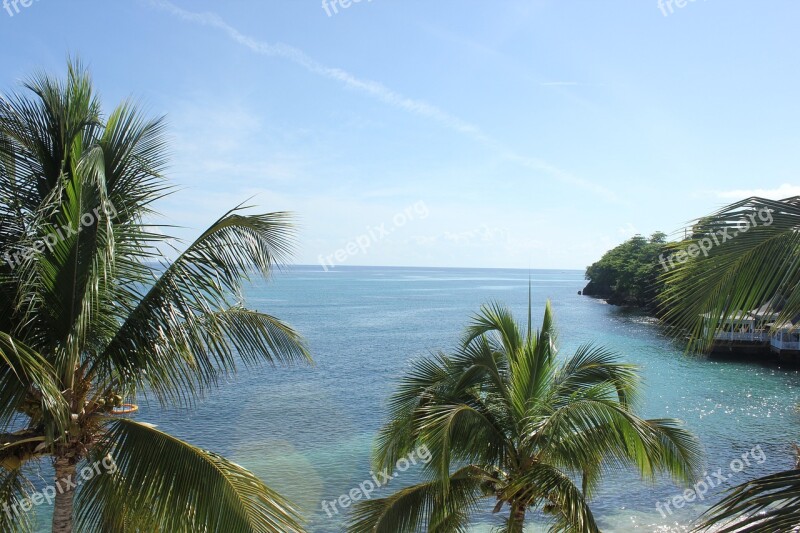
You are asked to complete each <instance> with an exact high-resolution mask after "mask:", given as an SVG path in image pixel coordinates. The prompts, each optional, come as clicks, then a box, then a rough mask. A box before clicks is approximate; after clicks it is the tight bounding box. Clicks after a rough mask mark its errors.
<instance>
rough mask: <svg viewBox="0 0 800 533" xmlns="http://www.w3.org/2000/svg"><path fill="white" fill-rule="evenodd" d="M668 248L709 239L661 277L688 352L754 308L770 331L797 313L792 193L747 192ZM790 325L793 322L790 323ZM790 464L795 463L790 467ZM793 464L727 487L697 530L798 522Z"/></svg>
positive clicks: (750, 529) (799, 218)
mask: <svg viewBox="0 0 800 533" xmlns="http://www.w3.org/2000/svg"><path fill="white" fill-rule="evenodd" d="M693 233H694V235H693V236H692V238H691V239H690V240H689V241H688V242H687V241H684V242H682V243H679V244H677V245H676V246H675V253H678V252H679V251H681V250H686V249H687V248H688V246H690V245H691V244H695V245H697V243H700V242H702V243H704V244H706V245H707V244H708V243H712V246H710V247H708V250H707V253H702V254H696V253H695V254H694V255H695V257H688V258H687V256H685V255H684V256H681V257H682V258H683V259H686V260H685V261H683V262H675V261H673V265H674V268H672V269H670V270H668V271H667V272H665V273H664V275H663V280H664V282H665V287H666V290H665V291H664V293H663V295H662V309H663V316H664V318H665V320H667V321H668V322H669V323H671V324H672V325H673V326H675V327H676V328H677V331H679V332H682V333H683V332H688V334H689V338H690V343H689V346H690V348H691V349H693V350H697V351H704V350H707V349H708V348H710V347H711V345H712V343H713V340H714V334H715V333H716V332H717V331H718V330H719V328H720V326H721V325H722V324H724V322H725V320H728V319H731V318H733V317H736V316H738V315H740V313H743V312H747V311H751V310H754V309H757V308H760V310H761V311H762V312H765V314H766V315H768V316H772V317H773V320H771V326H770V325H769V324H766V325H764V327H765V328H767V327H768V330H769V331H770V332H774V331H775V330H776V329H777V328H780V327H782V326H786V325H788V324H792V323H794V324H796V323H797V317H798V316H800V197H793V198H787V199H784V200H768V199H766V198H756V197H753V198H747V199H745V200H742V201H740V202H736V203H733V204H731V205H728V206H726V207H724V208H722V209H720V210H719V211H717V212H715V213H713V214H711V215H710V216H708V217H705V218H702V219H700V220H698V221H697V222H696V224H695V226H694V231H693ZM796 325H797V324H796ZM796 468H797V467H796ZM799 493H800V470H798V469H794V470H789V471H786V472H781V473H778V474H773V475H769V476H766V477H763V478H760V479H756V480H753V481H749V482H747V483H744V484H742V485H740V486H738V487H735V488H734V489H733V490H732V491H731V493H730V494H729V495H728V496H727V497H726V498H725V499H724V500H723V501H721V502H720V503H719V504H718V505H716V506H714V507H712V508H711V509H710V510H709V511H708V512H707V513H706V514H705V515H704V517H703V521H702V523H701V524H700V526H699V528H700V529H707V528H714V531H725V532H728V531H737V532H742V533H745V532H747V533H754V532H757V533H761V532H763V533H767V532H769V533H773V532H776V531H795V528H796V527H797V526H800V497H798V494H799Z"/></svg>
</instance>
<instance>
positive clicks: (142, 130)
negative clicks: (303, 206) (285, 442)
mask: <svg viewBox="0 0 800 533" xmlns="http://www.w3.org/2000/svg"><path fill="white" fill-rule="evenodd" d="M165 149H166V143H165V136H164V123H163V120H162V119H155V120H151V119H147V118H146V117H144V116H143V115H142V114H141V113H140V111H139V110H138V109H137V107H136V106H135V105H134V104H132V103H129V102H125V103H123V104H121V105H119V106H118V107H116V108H115V109H114V110H113V111H112V112H111V113H110V114H109V115H108V116H107V118H104V117H103V116H102V115H101V108H100V102H99V101H98V99H97V97H96V96H95V95H94V92H93V88H92V83H91V79H90V77H89V75H88V74H87V72H86V70H85V69H84V68H83V67H82V66H81V65H80V63H78V62H70V64H69V67H68V75H67V77H66V79H65V80H59V79H55V78H52V77H50V76H48V75H45V74H40V75H37V76H35V77H33V78H32V79H31V80H30V81H28V82H27V83H25V84H24V90H23V91H22V92H19V93H14V94H10V95H7V96H6V97H3V98H2V99H0V256H3V258H4V260H5V261H4V262H3V264H2V265H0V424H2V428H0V432H3V434H2V435H0V437H1V438H2V440H1V441H0V442H2V446H0V493H2V503H3V504H4V505H5V506H7V507H5V506H4V511H5V512H0V530H2V531H7V530H8V531H25V530H27V529H28V528H29V525H30V516H29V514H28V513H25V512H23V511H25V510H28V511H29V510H30V507H31V501H30V500H26V498H27V497H28V496H30V495H31V494H30V491H31V489H32V487H31V484H30V483H29V482H28V481H27V480H26V477H25V476H26V473H29V472H30V470H29V468H28V467H30V466H31V465H36V463H41V462H42V461H46V460H50V461H52V464H53V466H54V469H55V479H56V481H57V483H56V485H55V486H57V487H58V490H57V491H56V494H55V507H54V513H53V524H52V530H53V531H54V532H69V531H72V530H73V527H75V528H78V529H79V530H82V531H115V532H117V531H170V532H172V531H176V532H179V531H206V532H211V531H232V532H252V531H259V532H296V531H301V527H300V525H299V517H298V514H297V512H296V511H295V510H294V509H293V507H292V506H291V505H290V504H289V503H288V502H287V501H286V500H285V499H283V498H282V497H281V496H279V495H278V494H276V493H275V492H274V491H272V490H271V489H269V488H268V487H267V486H266V485H264V483H263V482H261V481H260V480H258V479H257V478H256V477H255V476H254V475H253V474H251V473H250V472H248V471H247V470H245V469H244V468H242V467H241V466H238V465H236V464H234V463H232V462H230V461H228V460H226V459H225V458H223V457H221V456H219V455H217V454H215V453H212V452H210V451H206V450H203V449H200V448H197V447H194V446H192V445H190V444H188V443H186V442H183V441H181V440H179V439H177V438H175V437H172V436H170V435H168V434H166V433H164V432H161V431H159V430H157V429H155V427H154V426H152V425H149V424H145V423H141V422H136V421H134V420H132V419H129V418H121V417H119V416H114V408H115V407H118V406H119V405H120V404H121V402H122V401H123V398H125V399H126V400H127V401H128V402H135V401H136V399H137V398H142V397H144V396H146V397H148V398H153V399H156V400H158V402H159V404H160V405H161V406H165V407H166V406H187V405H192V404H193V402H194V401H195V400H196V399H197V398H199V397H200V396H201V395H202V394H204V393H206V392H208V391H209V390H210V389H212V388H213V387H214V386H216V385H217V384H218V383H219V381H220V380H221V379H223V378H225V377H227V376H230V375H232V374H234V373H235V372H236V371H237V369H238V368H241V367H242V366H246V367H250V366H252V365H256V364H261V363H269V364H289V363H297V362H303V363H305V362H309V361H310V359H309V355H308V352H307V350H306V348H305V346H304V343H303V341H302V339H301V338H300V337H299V335H298V334H297V333H296V332H295V331H294V330H292V328H291V327H289V326H288V325H287V324H285V323H284V322H282V321H281V320H279V319H277V318H275V317H273V316H270V315H268V314H264V313H260V312H256V311H253V310H250V309H247V308H245V307H244V306H243V305H242V304H241V295H240V284H241V282H242V281H243V280H246V279H248V276H249V275H252V274H258V275H267V274H269V273H270V272H271V271H272V270H273V268H274V267H275V266H276V265H277V264H280V263H281V262H282V261H284V260H285V259H286V258H287V257H288V254H289V253H290V250H291V242H292V239H293V229H292V225H291V223H290V217H289V216H288V215H287V214H285V213H270V214H258V215H247V214H245V213H244V212H243V211H242V209H243V207H239V208H236V209H234V210H232V211H230V212H228V213H226V214H225V215H224V216H222V217H221V218H220V219H219V220H217V221H216V222H215V223H214V224H213V225H211V227H210V228H208V229H207V230H206V231H204V232H203V233H202V235H200V237H198V238H197V240H196V241H194V242H193V243H191V244H189V245H188V246H187V247H186V248H185V249H184V250H183V251H182V252H180V253H177V251H176V253H177V258H176V259H175V260H174V261H171V262H168V261H167V260H166V258H165V255H163V254H162V251H163V249H164V247H165V246H168V243H169V241H168V239H167V237H165V236H164V235H163V233H162V231H161V230H158V229H156V228H154V227H153V226H148V225H147V224H146V220H147V219H149V218H151V216H152V215H153V214H154V211H153V203H154V202H155V201H156V200H159V199H160V198H162V197H163V196H165V195H166V194H169V193H170V192H171V189H170V187H169V185H168V184H167V182H166V180H165V178H164V177H163V175H162V170H163V169H164V165H165V162H166V151H165ZM208 424H209V431H220V430H221V428H220V426H221V424H219V421H216V422H215V421H209V422H208ZM101 460H102V461H103V464H104V465H110V464H112V461H113V462H114V463H115V465H116V467H115V470H116V471H115V473H113V474H112V473H102V475H95V476H93V477H91V479H90V480H87V479H85V478H84V477H83V473H84V472H85V469H84V468H82V467H84V465H91V464H92V462H93V461H95V462H97V461H101ZM64 480H68V482H65V481H64ZM69 481H71V482H69ZM79 481H85V482H84V483H83V484H81V486H80V488H79V489H76V487H75V486H73V484H78V482H79ZM51 490H53V489H51ZM43 493H44V494H47V492H46V489H45V491H43ZM40 496H41V495H40ZM33 502H34V503H36V500H35V499H34V500H33ZM39 503H41V501H40V502H39ZM26 504H27V505H26ZM8 509H11V511H13V512H8ZM143 524H145V525H143Z"/></svg>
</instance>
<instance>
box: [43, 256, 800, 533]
mask: <svg viewBox="0 0 800 533" xmlns="http://www.w3.org/2000/svg"><path fill="white" fill-rule="evenodd" d="M529 275H530V277H531V279H532V286H533V300H534V312H535V314H536V317H537V319H539V320H540V319H541V315H542V312H543V309H544V302H545V300H546V299H550V300H551V301H552V304H553V308H554V311H555V316H556V321H557V325H558V328H559V331H560V346H561V354H562V355H566V354H569V353H571V352H573V351H574V350H575V349H576V348H577V347H578V346H579V345H580V344H582V343H585V342H589V341H593V342H596V343H599V344H603V345H605V346H607V347H610V348H612V349H614V350H616V351H617V352H619V353H620V354H622V355H623V356H624V359H625V360H626V361H629V362H632V363H635V364H638V365H640V366H641V369H642V375H643V376H644V380H645V402H644V405H643V406H642V409H641V410H642V413H643V414H644V415H646V416H648V417H675V418H681V419H683V420H685V421H686V423H687V424H688V426H689V428H690V429H691V430H693V431H694V432H695V433H697V434H698V435H699V436H700V438H701V440H702V442H703V444H704V446H705V448H706V452H707V462H708V470H709V475H712V473H713V472H716V471H717V469H722V470H721V472H722V474H723V476H725V477H726V478H727V477H728V476H730V479H729V480H728V481H726V484H725V485H723V486H722V487H720V488H717V489H712V490H711V491H710V492H709V495H708V497H707V498H706V500H705V501H703V502H697V501H695V502H693V503H691V504H688V505H687V506H685V507H683V508H681V509H677V510H674V514H672V515H669V513H665V514H666V515H667V516H666V518H665V517H662V515H661V513H659V511H657V510H656V507H655V504H656V502H657V501H667V500H668V499H670V498H672V497H673V496H676V495H678V494H680V493H681V492H682V489H680V488H678V487H675V486H673V485H672V484H671V483H670V482H669V481H668V480H659V481H657V482H656V483H649V482H646V481H641V480H640V479H638V477H636V476H633V475H631V476H627V475H626V476H615V477H612V478H609V479H607V480H606V481H605V483H604V485H603V488H602V490H601V492H600V494H599V495H598V496H597V497H596V498H595V500H593V502H592V508H593V510H594V512H595V514H596V515H597V516H598V517H599V519H600V522H601V527H602V529H603V530H604V531H684V530H686V525H687V524H688V523H689V522H690V521H691V520H693V519H694V518H696V517H697V516H698V515H699V514H700V513H701V512H702V511H703V510H704V509H706V508H707V507H708V502H709V499H715V498H716V497H718V495H719V492H720V490H722V489H723V488H724V487H725V486H731V485H732V484H736V483H738V482H741V481H745V480H746V479H749V478H751V477H755V476H759V475H763V474H766V473H770V472H776V471H779V470H783V469H787V468H790V467H791V466H792V465H793V457H792V452H791V442H793V441H794V440H795V439H797V437H798V433H797V427H798V418H800V414H799V413H798V410H797V408H796V406H797V405H798V392H800V390H799V389H798V384H799V383H800V376H798V373H797V372H796V371H793V370H786V369H780V368H777V367H775V366H771V365H768V364H757V363H737V362H720V361H710V360H706V359H697V358H688V357H685V356H684V355H683V354H682V351H681V347H680V346H678V345H676V344H674V343H673V342H672V341H670V340H669V339H668V338H666V337H665V336H664V335H663V334H662V333H661V332H660V331H659V328H658V327H657V325H656V324H655V323H654V322H653V321H652V320H651V319H648V318H647V317H645V316H642V315H641V314H639V313H632V312H627V311H625V310H622V309H619V308H616V307H613V306H609V305H605V304H604V303H602V302H600V301H597V300H594V299H591V298H587V297H581V296H578V295H577V291H579V290H581V289H582V288H583V286H584V285H585V282H584V280H583V272H580V271H568V270H558V271H556V270H547V271H544V270H534V271H531V272H528V271H521V270H475V269H423V268H367V267H363V268H358V267H349V268H348V267H337V268H336V269H334V270H331V271H328V272H324V271H322V270H321V269H320V268H319V267H294V268H292V269H290V270H288V271H285V272H283V273H280V274H277V275H276V276H275V278H274V279H273V280H272V281H271V282H270V283H263V284H261V283H260V284H257V285H254V286H252V287H249V288H248V290H247V296H248V304H249V305H250V306H251V307H254V308H257V309H259V310H261V311H265V312H269V313H271V314H274V315H276V316H278V317H281V318H283V319H284V320H287V321H288V322H290V323H291V324H292V325H293V326H294V327H295V328H297V329H298V330H299V331H300V332H302V333H303V334H304V335H305V337H306V338H307V340H308V342H309V345H310V348H311V351H312V353H313V356H314V358H315V361H316V366H315V367H314V368H293V369H282V368H281V369H272V368H259V369H256V370H248V371H245V372H243V373H241V374H240V375H239V376H238V378H237V379H236V380H235V381H232V382H230V383H227V384H225V385H224V386H223V387H222V389H221V390H220V391H218V392H217V393H215V394H214V395H212V396H210V397H209V398H207V399H206V400H204V401H202V402H201V403H200V405H198V406H197V408H195V409H192V410H191V411H187V410H173V411H168V412H163V411H160V410H159V409H158V408H157V406H155V405H153V406H151V407H150V408H148V407H147V406H143V408H142V411H141V412H140V414H139V415H137V419H138V420H141V421H148V422H152V423H155V424H158V426H159V427H160V428H161V429H162V430H165V431H168V432H171V433H173V434H175V435H176V436H178V437H180V438H183V439H185V440H187V441H189V442H191V443H193V444H196V445H199V446H202V447H205V448H208V449H211V450H214V451H218V452H221V453H223V454H224V455H226V456H228V457H229V458H231V459H233V460H234V461H236V462H238V463H240V464H242V465H244V466H245V467H247V468H249V469H251V470H252V471H254V472H255V473H257V474H258V475H259V476H260V477H261V478H262V479H264V480H266V481H267V483H268V484H269V485H271V486H272V487H274V488H276V489H278V490H280V491H281V492H282V493H284V494H285V495H286V496H288V497H290V498H291V499H292V500H293V501H295V502H296V503H297V504H298V505H300V506H301V507H302V508H303V510H304V512H305V514H306V516H308V517H309V520H310V524H309V528H310V530H311V531H313V532H316V533H329V532H330V533H333V532H339V531H342V524H343V519H344V518H345V517H344V516H343V515H342V514H339V515H333V516H332V517H328V516H327V515H326V513H325V512H323V511H322V509H321V502H322V501H323V500H328V501H331V500H334V499H336V498H338V497H339V496H340V495H342V494H347V493H348V492H349V491H350V490H351V489H352V488H355V487H357V486H358V484H359V483H361V482H362V481H364V480H367V479H369V478H370V466H369V456H370V450H371V445H372V440H373V437H374V435H375V432H376V430H377V429H378V428H379V427H380V426H381V425H382V423H383V422H384V420H385V417H384V415H385V403H386V399H387V397H388V395H389V394H390V393H391V392H392V391H393V390H394V387H395V384H396V383H397V380H398V378H399V377H400V376H401V375H402V374H403V372H404V371H405V370H406V369H407V367H408V362H409V361H410V360H412V359H414V358H418V357H423V356H425V355H426V354H428V353H429V352H431V351H435V350H440V349H442V350H447V349H449V348H451V347H453V346H454V345H455V344H456V342H457V339H458V337H459V335H460V333H461V332H462V329H463V327H464V326H465V324H466V323H467V321H468V319H469V317H470V316H471V315H472V314H473V313H474V312H476V311H477V310H478V308H479V306H480V305H481V304H482V303H486V302H489V301H492V300H499V301H501V302H504V303H506V304H507V305H508V306H509V307H511V308H512V309H513V310H514V311H515V312H516V313H517V315H518V318H519V320H521V321H522V320H524V319H525V316H526V309H527V297H528V292H527V289H528V278H529ZM755 446H760V447H761V448H760V449H761V450H763V452H764V456H765V457H766V460H764V461H763V462H762V464H757V463H756V461H755V460H751V461H750V462H751V466H749V467H747V466H745V467H744V468H743V469H742V471H741V472H733V471H732V470H731V467H730V465H731V462H732V461H734V460H735V459H737V458H740V457H741V455H742V454H743V453H745V452H747V451H749V450H751V449H753V448H754V447H755ZM733 467H734V469H738V467H739V464H738V463H734V465H733ZM712 479H716V478H713V477H712ZM412 481H414V474H413V472H412V471H411V470H409V471H408V472H407V473H404V474H402V476H401V477H400V478H398V480H397V483H395V482H393V484H392V486H391V487H389V488H387V489H385V490H382V491H376V493H375V494H374V496H377V497H379V496H383V495H387V494H390V493H391V492H392V491H393V490H394V489H396V488H397V487H399V486H402V485H403V483H404V482H412ZM712 493H713V497H712ZM497 520H498V518H497V517H493V516H492V515H491V514H490V513H489V512H487V513H485V514H483V515H481V516H479V517H478V518H477V520H476V527H475V531H481V532H483V531H488V530H489V529H490V528H491V526H492V524H496V523H497ZM529 529H530V530H531V531H538V530H540V529H541V527H537V525H536V524H532V525H531V527H530V528H529ZM44 530H46V529H44Z"/></svg>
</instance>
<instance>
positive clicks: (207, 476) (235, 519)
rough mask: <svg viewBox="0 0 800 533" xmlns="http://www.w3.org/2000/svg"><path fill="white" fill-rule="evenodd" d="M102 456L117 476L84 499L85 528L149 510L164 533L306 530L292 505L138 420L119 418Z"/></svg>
mask: <svg viewBox="0 0 800 533" xmlns="http://www.w3.org/2000/svg"><path fill="white" fill-rule="evenodd" d="M99 453H100V454H103V453H108V454H110V455H111V457H113V459H114V462H115V464H116V472H114V473H107V474H103V475H98V476H95V477H93V478H92V479H91V480H90V481H89V482H88V483H86V484H85V485H84V486H83V487H82V490H81V491H80V493H79V495H78V498H77V501H76V510H77V520H76V524H77V526H78V527H79V528H81V529H85V530H96V529H102V526H103V524H106V523H107V519H108V518H107V517H108V513H109V512H116V513H119V514H121V515H123V516H136V514H139V513H144V512H146V513H147V515H148V517H149V522H150V523H151V524H156V525H157V526H158V530H160V531H174V532H190V531H191V532H207V533H211V532H213V531H219V530H220V529H224V530H225V531H230V532H231V533H238V532H241V533H252V532H263V533H299V532H302V531H303V529H302V527H301V525H300V518H299V516H298V514H297V512H296V511H295V509H294V508H293V507H292V505H291V504H289V502H288V501H287V500H285V499H284V498H283V497H281V496H280V495H279V494H277V493H276V492H275V491H273V490H272V489H270V488H269V487H267V486H266V485H265V484H264V483H263V482H262V481H260V480H259V479H258V478H256V477H255V476H254V475H253V474H251V473H250V472H248V471H247V470H245V469H244V468H242V467H241V466H239V465H237V464H234V463H232V462H230V461H228V460H226V459H224V458H222V457H221V456H219V455H217V454H215V453H212V452H209V451H206V450H201V449H200V448H196V447H194V446H191V445H189V444H187V443H185V442H182V441H180V440H178V439H176V438H175V437H172V436H170V435H167V434H166V433H163V432H161V431H158V430H156V429H153V428H152V427H149V426H147V425H143V424H139V423H136V422H133V421H131V420H125V419H122V420H114V421H112V422H110V423H109V432H108V434H107V436H106V441H105V443H104V447H102V448H101V449H100V450H99Z"/></svg>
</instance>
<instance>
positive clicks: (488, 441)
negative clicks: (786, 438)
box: [348, 302, 701, 533]
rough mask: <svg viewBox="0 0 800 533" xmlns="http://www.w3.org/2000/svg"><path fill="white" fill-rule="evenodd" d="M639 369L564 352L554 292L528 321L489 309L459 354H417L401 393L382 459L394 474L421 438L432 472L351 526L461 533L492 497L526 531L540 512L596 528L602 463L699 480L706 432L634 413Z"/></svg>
mask: <svg viewBox="0 0 800 533" xmlns="http://www.w3.org/2000/svg"><path fill="white" fill-rule="evenodd" d="M637 394H638V377H637V372H636V369H635V367H633V366H631V365H628V364H622V363H620V362H618V360H617V357H616V356H615V355H614V354H613V353H611V352H609V351H608V350H606V349H603V348H600V347H595V346H592V345H585V346H582V347H580V348H579V349H578V350H577V351H576V353H575V354H574V355H573V356H572V357H570V358H567V359H565V360H563V361H561V360H560V359H559V358H557V357H556V331H555V328H554V325H553V317H552V311H551V309H550V304H549V302H548V304H547V306H546V308H545V312H544V320H543V323H542V327H541V329H540V330H538V331H533V330H532V327H531V318H530V306H529V310H528V324H527V329H523V327H522V326H520V325H519V324H517V323H516V322H515V320H514V318H513V316H512V314H511V313H510V311H509V310H508V309H506V308H504V307H502V306H500V305H498V304H492V305H488V306H484V307H482V309H481V311H480V313H479V314H478V315H476V316H475V317H474V318H473V320H472V322H471V324H470V325H469V326H468V328H467V330H466V334H465V337H464V339H463V341H462V342H461V343H460V347H459V348H458V349H457V350H456V351H455V353H453V354H452V355H449V354H444V353H438V354H436V355H435V356H434V357H433V358H428V359H423V360H419V361H416V362H415V363H413V366H412V368H411V369H410V370H409V372H408V373H407V375H406V376H405V377H404V378H403V379H402V381H401V384H400V387H399V390H398V391H397V392H396V393H395V394H394V395H393V396H392V398H391V401H390V404H389V409H390V421H389V422H388V423H387V424H386V426H385V427H384V428H383V429H382V430H381V432H380V434H379V437H378V441H377V446H376V451H375V456H374V462H375V466H376V468H378V469H380V471H383V472H392V471H393V470H394V468H395V465H396V464H397V462H398V461H399V460H400V459H402V458H404V457H406V456H407V455H408V454H409V453H410V452H412V451H414V450H415V449H420V448H421V447H422V446H425V447H427V449H428V450H429V451H430V457H431V461H430V462H429V463H428V464H427V465H426V466H425V467H424V468H425V474H426V479H427V481H425V482H423V483H421V484H418V485H414V486H411V487H408V488H405V489H402V490H399V491H398V492H396V493H395V494H393V495H390V496H388V497H386V498H383V499H375V500H368V501H362V502H359V504H358V505H356V507H355V509H354V510H353V514H352V516H351V519H350V523H349V530H348V531H350V532H351V533H362V532H363V533H366V532H374V533H379V532H387V533H388V532H392V533H395V532H398V533H404V532H415V531H421V530H424V531H429V532H431V533H444V532H452V531H464V530H465V528H466V526H467V524H468V523H469V521H470V517H471V515H472V514H473V512H474V511H476V510H477V509H478V506H479V502H480V501H481V500H482V499H483V498H492V499H494V500H495V502H496V505H495V507H494V512H495V513H498V512H501V511H502V510H503V509H504V508H506V509H507V510H508V515H507V518H506V519H505V520H504V523H503V525H502V528H501V531H506V532H515V533H516V532H521V531H522V529H523V525H524V523H525V519H526V516H527V515H528V513H529V512H531V511H543V512H544V513H545V514H546V515H547V516H549V517H550V518H551V520H552V530H553V531H581V532H583V531H588V532H593V531H598V527H597V525H596V523H595V519H594V517H593V515H592V512H591V510H590V509H589V505H588V501H589V499H590V498H591V496H592V494H593V493H594V491H595V489H596V487H597V486H598V483H599V482H600V480H601V477H602V475H603V474H604V473H607V472H609V471H612V470H616V469H619V468H622V467H624V466H627V465H634V466H635V467H636V468H637V469H638V471H639V472H640V473H641V475H642V476H644V477H647V478H653V477H654V476H656V475H657V474H659V473H668V474H671V475H672V476H673V477H674V478H675V479H677V480H679V481H681V482H688V481H690V480H692V479H693V473H694V472H696V471H697V470H698V468H699V465H700V456H701V450H700V446H699V443H698V441H697V440H696V439H695V437H693V436H692V435H691V434H690V433H688V432H687V431H686V430H684V429H682V428H681V427H680V423H679V422H678V421H676V420H668V419H658V420H643V419H642V418H639V417H638V416H637V415H636V414H635V412H634V405H635V403H636V398H637Z"/></svg>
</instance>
